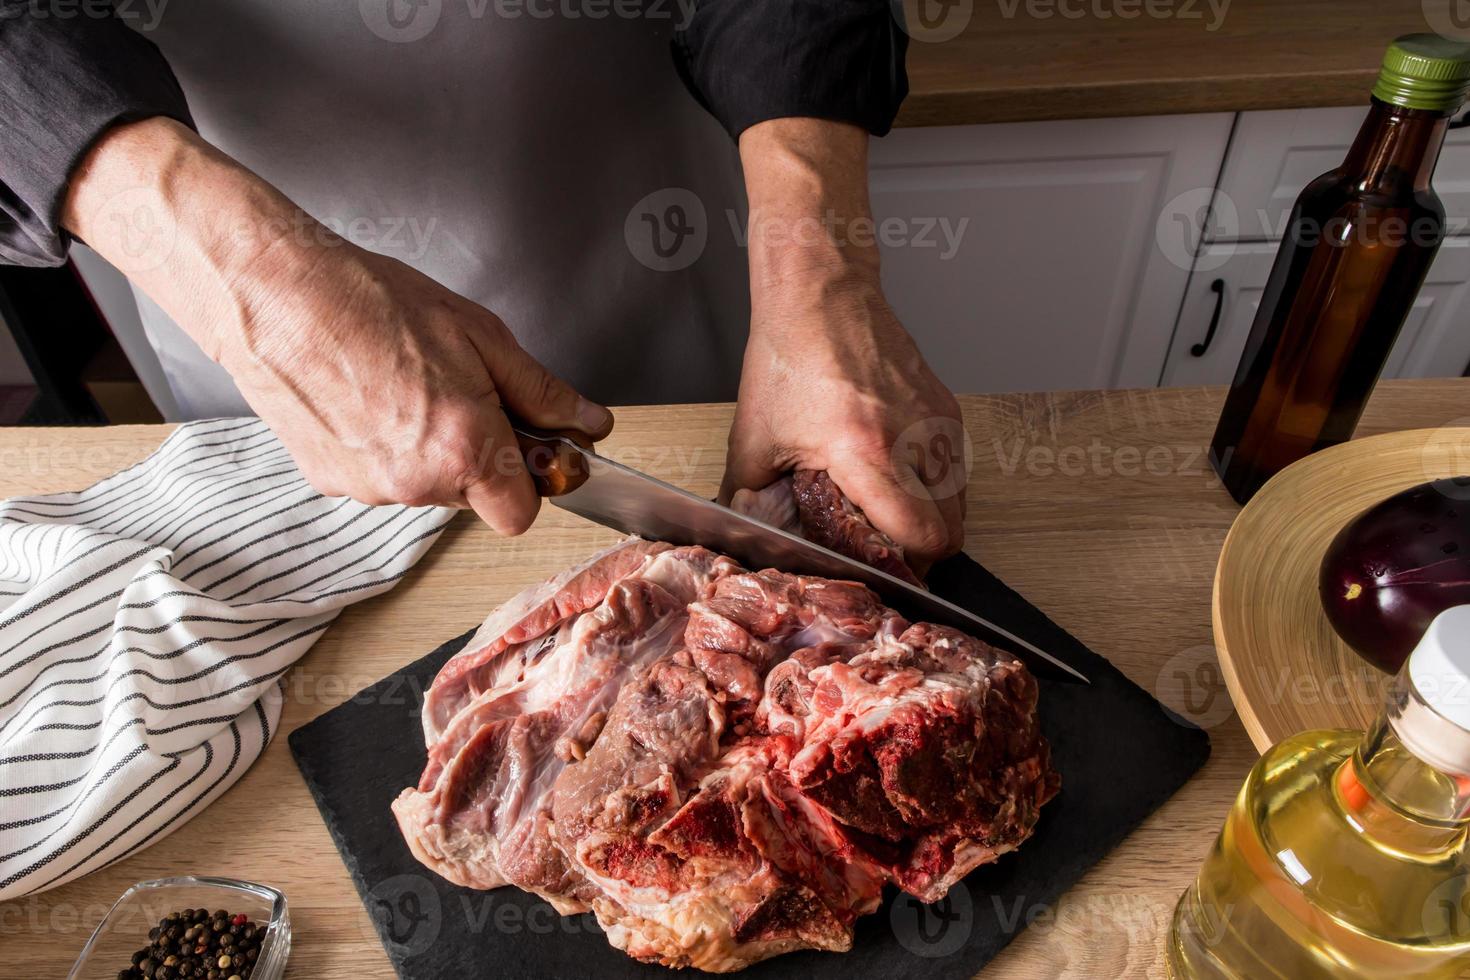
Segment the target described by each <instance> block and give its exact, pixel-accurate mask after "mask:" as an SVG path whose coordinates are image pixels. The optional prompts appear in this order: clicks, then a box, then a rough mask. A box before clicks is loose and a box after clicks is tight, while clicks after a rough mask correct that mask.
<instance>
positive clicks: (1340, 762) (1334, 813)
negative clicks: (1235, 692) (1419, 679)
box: [1168, 680, 1470, 980]
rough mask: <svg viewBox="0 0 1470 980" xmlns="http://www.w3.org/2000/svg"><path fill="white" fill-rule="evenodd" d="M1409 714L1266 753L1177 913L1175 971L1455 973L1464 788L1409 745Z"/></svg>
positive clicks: (1469, 929)
mask: <svg viewBox="0 0 1470 980" xmlns="http://www.w3.org/2000/svg"><path fill="white" fill-rule="evenodd" d="M1406 688H1407V680H1405V683H1404V685H1403V686H1402V687H1401V689H1400V690H1399V692H1398V697H1399V699H1400V702H1403V701H1404V700H1405V699H1408V700H1413V692H1412V691H1407V690H1406ZM1402 707H1403V704H1402V703H1400V704H1399V709H1400V710H1395V708H1394V707H1393V706H1390V708H1389V711H1388V713H1387V714H1386V715H1385V716H1384V717H1382V718H1380V719H1379V721H1378V722H1377V723H1376V724H1375V725H1374V727H1373V728H1372V729H1370V730H1369V732H1367V733H1366V734H1365V733H1364V732H1361V731H1346V730H1329V731H1313V732H1305V733H1302V734H1300V735H1296V736H1294V737H1292V738H1288V739H1286V740H1285V741H1283V742H1281V743H1279V744H1278V745H1276V746H1275V747H1273V748H1272V749H1270V750H1269V751H1268V752H1267V753H1266V754H1265V755H1264V756H1262V757H1261V759H1260V760H1259V761H1258V762H1257V764H1256V766H1255V768H1254V769H1253V770H1252V771H1251V773H1250V776H1249V777H1248V778H1247V779H1246V782H1245V785H1244V787H1243V788H1242V789H1241V791H1240V795H1239V796H1238V797H1237V798H1236V801H1235V804H1234V806H1233V807H1232V808H1231V810H1230V813H1229V815H1228V817H1227V818H1226V820H1225V826H1224V829H1223V830H1222V831H1221V833H1220V836H1219V838H1218V839H1217V840H1216V842H1215V846H1214V848H1213V849H1212V850H1211V851H1210V854H1209V857H1208V858H1207V859H1206V860H1205V863H1204V866H1203V868H1202V869H1201V871H1200V873H1199V877H1198V879H1197V880H1196V881H1195V883H1194V884H1193V885H1192V886H1191V887H1190V888H1189V889H1188V891H1186V892H1185V893H1184V896H1183V898H1181V899H1180V901H1179V905H1178V908H1177V909H1176V910H1175V913H1174V923H1173V928H1172V929H1171V931H1170V936H1169V949H1168V966H1169V972H1170V975H1171V976H1173V977H1176V978H1181V980H1182V978H1245V980H1265V978H1273V977H1281V978H1291V980H1310V978H1316V977H1425V978H1428V977H1455V976H1459V975H1461V973H1462V971H1463V970H1464V968H1465V966H1466V962H1467V961H1466V956H1467V954H1470V891H1467V885H1470V871H1467V853H1466V852H1467V843H1466V820H1465V813H1466V810H1467V806H1466V803H1467V800H1470V780H1467V779H1466V777H1463V776H1456V775H1453V774H1447V773H1445V772H1441V771H1439V770H1437V769H1435V768H1434V767H1433V766H1430V765H1428V764H1426V763H1425V762H1423V761H1422V760H1421V759H1419V758H1418V757H1416V756H1415V755H1414V754H1413V753H1412V752H1410V751H1409V750H1408V749H1407V748H1406V747H1405V744H1404V742H1403V741H1402V740H1401V739H1400V737H1399V734H1398V731H1397V730H1396V729H1395V727H1394V726H1393V725H1392V724H1391V723H1390V722H1391V720H1393V719H1399V718H1402V717H1403V715H1404V713H1403V711H1402V710H1401V709H1402Z"/></svg>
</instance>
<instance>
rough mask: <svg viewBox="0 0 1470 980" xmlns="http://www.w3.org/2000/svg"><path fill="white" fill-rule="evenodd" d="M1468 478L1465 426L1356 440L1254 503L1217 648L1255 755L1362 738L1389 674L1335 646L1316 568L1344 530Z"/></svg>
mask: <svg viewBox="0 0 1470 980" xmlns="http://www.w3.org/2000/svg"><path fill="white" fill-rule="evenodd" d="M1466 475H1470V428H1444V429H1416V430H1411V431H1408V432H1394V433H1389V434H1388V435H1381V436H1371V437H1369V438H1366V439H1355V440H1353V441H1351V442H1347V443H1344V444H1342V445H1340V446H1334V447H1332V448H1331V449H1326V450H1323V451H1322V452H1319V453H1316V454H1314V455H1312V456H1308V457H1307V458H1306V459H1304V460H1302V461H1301V462H1298V463H1294V464H1293V465H1291V466H1289V467H1287V468H1286V469H1284V470H1282V471H1281V472H1280V473H1278V474H1277V475H1276V476H1275V477H1274V478H1272V479H1271V481H1270V482H1269V483H1267V484H1266V486H1265V487H1263V488H1262V489H1261V491H1260V492H1259V493H1257V494H1256V495H1255V497H1254V498H1252V499H1251V502H1250V503H1249V504H1247V505H1246V507H1245V509H1244V510H1242V511H1241V512H1240V516H1239V517H1237V518H1236V519H1235V523H1234V524H1233V525H1232V526H1231V528H1230V533H1229V534H1228V535H1227V536H1226V538H1225V546H1224V548H1223V549H1222V550H1221V552H1220V563H1219V565H1218V566H1217V567H1216V569H1215V592H1214V603H1213V619H1214V624H1215V647H1216V649H1217V652H1218V653H1219V657H1220V667H1221V671H1222V673H1223V674H1224V676H1225V683H1226V686H1227V687H1228V688H1229V691H1230V698H1231V700H1232V701H1233V702H1234V703H1235V710H1236V712H1237V713H1238V714H1239V715H1240V719H1241V722H1242V723H1243V724H1244V725H1245V730H1246V732H1247V733H1248V734H1249V735H1250V737H1251V741H1252V742H1254V743H1255V745H1256V748H1257V749H1258V750H1261V751H1264V750H1265V749H1266V748H1267V747H1269V746H1271V745H1274V744H1275V743H1276V742H1279V741H1280V740H1281V739H1283V738H1285V737H1286V736H1288V735H1294V734H1295V733H1297V732H1300V731H1305V730H1307V729H1311V728H1365V727H1367V725H1368V724H1370V723H1371V722H1372V720H1373V718H1374V717H1375V716H1376V714H1377V712H1378V707H1379V705H1380V703H1381V696H1382V694H1383V693H1384V686H1385V684H1386V682H1387V680H1388V676H1387V675H1385V674H1383V673H1381V672H1379V671H1377V670H1375V669H1374V668H1373V667H1370V666H1369V665H1368V664H1367V663H1366V662H1365V661H1364V660H1363V659H1362V658H1360V657H1359V656H1358V655H1357V654H1355V653H1354V652H1353V651H1352V649H1351V648H1349V647H1348V645H1347V644H1346V643H1344V642H1343V641H1342V640H1340V639H1339V638H1338V636H1337V634H1336V633H1335V632H1333V630H1332V627H1331V625H1330V624H1329V623H1328V622H1327V616H1326V614H1325V613H1323V611H1322V604H1321V601H1320V599H1319V598H1318V596H1317V567H1318V565H1319V563H1320V562H1321V560H1322V555H1323V553H1324V552H1325V551H1326V550H1327V545H1328V544H1329V543H1330V542H1331V541H1332V538H1333V537H1334V536H1335V535H1336V534H1337V532H1338V531H1339V530H1341V529H1342V528H1343V527H1344V526H1345V525H1346V524H1347V523H1348V522H1349V521H1351V520H1352V519H1353V518H1354V517H1356V516H1357V515H1358V514H1360V513H1362V512H1363V511H1364V510H1367V509H1368V508H1369V507H1371V506H1372V505H1374V504H1376V503H1378V502H1379V501H1380V500H1383V499H1385V498H1387V497H1391V496H1393V495H1394V494H1396V493H1398V492H1399V491H1400V490H1406V489H1408V488H1409V487H1412V486H1415V485H1417V484H1420V483H1424V482H1427V481H1429V480H1438V479H1443V478H1445V477H1450V476H1466Z"/></svg>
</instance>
